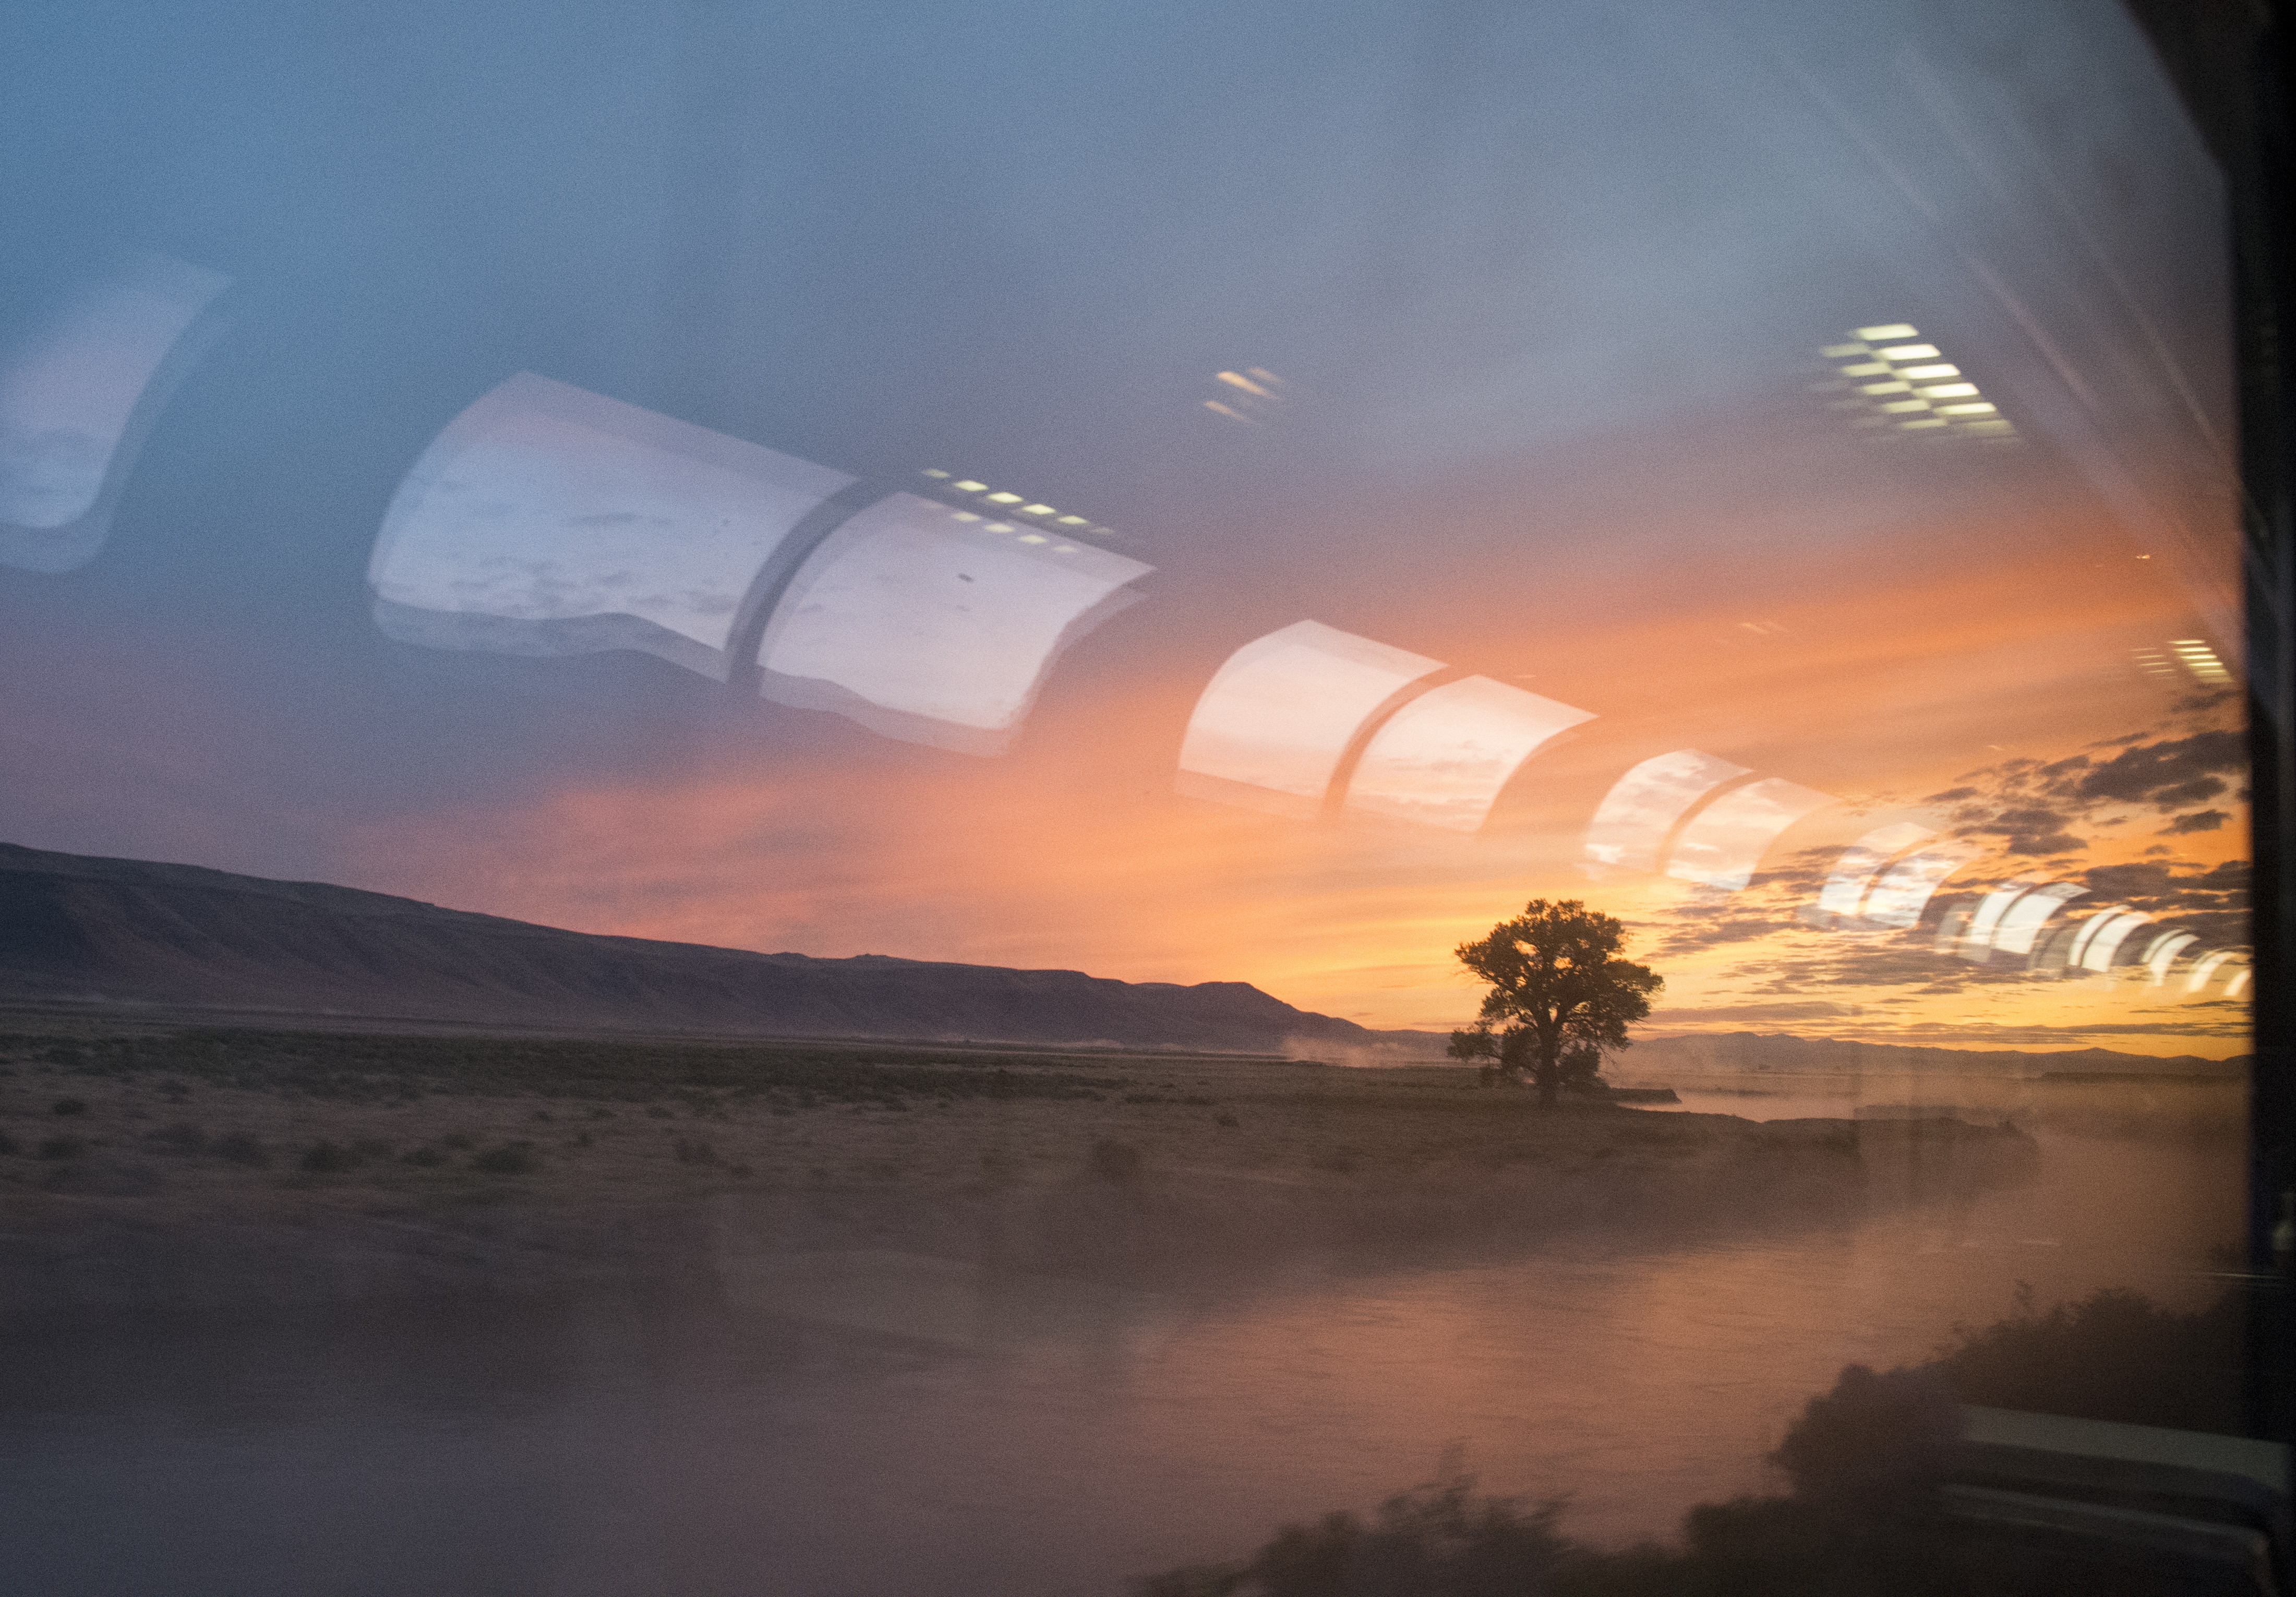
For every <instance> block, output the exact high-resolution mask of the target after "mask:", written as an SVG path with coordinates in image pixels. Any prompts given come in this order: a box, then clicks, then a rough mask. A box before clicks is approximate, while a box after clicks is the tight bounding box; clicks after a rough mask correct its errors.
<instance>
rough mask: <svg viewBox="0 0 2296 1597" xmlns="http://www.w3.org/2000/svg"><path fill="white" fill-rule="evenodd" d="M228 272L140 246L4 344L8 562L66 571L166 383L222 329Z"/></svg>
mask: <svg viewBox="0 0 2296 1597" xmlns="http://www.w3.org/2000/svg"><path fill="white" fill-rule="evenodd" d="M230 284H231V279H230V278H228V277H226V276H225V275H224V274H222V273H220V272H210V271H208V270H207V269H205V268H204V267H201V266H191V265H188V264H187V263H185V262H183V261H179V260H171V259H169V258H167V257H166V256H159V255H152V256H143V257H138V258H133V259H130V260H127V261H125V262H123V263H121V264H120V265H119V266H117V267H116V268H114V269H113V270H112V271H111V272H110V273H108V274H105V275H103V276H102V277H100V278H98V279H96V280H95V281H94V282H91V283H86V284H85V285H83V286H82V287H81V288H80V289H78V291H76V292H74V293H73V294H72V295H71V296H70V298H69V299H66V300H65V301H64V302H63V303H62V304H61V305H59V306H58V307H56V308H55V309H54V310H53V312H51V313H50V314H49V315H46V316H45V317H42V318H40V319H39V320H38V321H37V322H36V323H33V325H32V326H31V327H30V328H29V329H28V330H27V331H26V332H24V333H22V334H21V336H20V337H18V338H17V339H16V340H15V341H14V342H13V343H12V345H11V346H10V347H9V348H7V349H6V350H5V351H4V352H0V563H4V564H7V565H12V566H20V567H22V568H24V569H28V570H33V571H64V570H70V569H71V568H72V567H74V566H78V565H80V564H83V563H84V562H86V561H88V560H89V559H91V558H93V557H94V554H95V553H96V551H97V550H98V549H100V548H102V545H103V540H104V538H105V536H107V534H108V533H109V531H110V527H109V520H110V518H109V515H108V513H107V508H108V507H105V506H102V505H101V504H100V502H101V501H103V500H105V499H106V498H107V496H108V495H109V494H111V493H113V492H116V489H117V487H118V484H119V479H121V477H122V476H124V474H125V473H126V471H127V468H128V467H129V466H130V465H132V464H133V457H134V455H135V451H136V448H137V447H138V446H140V444H141V442H142V435H143V433H144V432H145V431H146V430H149V428H150V426H151V424H152V422H153V421H154V420H155V419H156V418H157V416H158V414H159V411H160V409H161V408H162V407H163V406H164V405H166V403H167V399H168V394H169V392H170V391H171V390H172V389H173V388H174V386H175V384H176V381H179V380H180V379H181V378H182V376H183V375H184V373H185V372H186V371H188V370H189V369H190V367H191V366H192V364H194V363H195V362H196V361H197V360H198V359H199V357H200V356H201V355H202V354H204V353H205V352H206V350H207V348H208V347H209V344H211V343H212V342H213V341H214V339H215V338H216V337H217V336H218V335H219V334H220V332H221V331H222V328H221V324H220V323H217V322H216V321H215V320H214V319H213V318H212V317H210V316H209V315H208V311H209V307H210V306H211V305H212V304H213V303H214V302H215V300H216V298H217V296H218V295H220V294H221V293H222V292H223V291H224V290H225V289H226V288H228V287H229V286H230Z"/></svg>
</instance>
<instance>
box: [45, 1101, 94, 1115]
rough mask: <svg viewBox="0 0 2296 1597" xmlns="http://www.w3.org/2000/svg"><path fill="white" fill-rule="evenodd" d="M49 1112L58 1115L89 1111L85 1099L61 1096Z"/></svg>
mask: <svg viewBox="0 0 2296 1597" xmlns="http://www.w3.org/2000/svg"><path fill="white" fill-rule="evenodd" d="M48 1112H49V1113H50V1114H56V1115H84V1114H86V1113H87V1104H86V1101H85V1100H83V1099H78V1098H59V1099H57V1100H56V1104H55V1108H53V1110H49V1111H48Z"/></svg>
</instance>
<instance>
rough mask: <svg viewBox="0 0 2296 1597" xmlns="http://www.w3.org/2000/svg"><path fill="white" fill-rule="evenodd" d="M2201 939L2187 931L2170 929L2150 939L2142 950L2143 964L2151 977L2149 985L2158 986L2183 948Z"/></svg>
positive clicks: (2165, 977)
mask: <svg viewBox="0 0 2296 1597" xmlns="http://www.w3.org/2000/svg"><path fill="white" fill-rule="evenodd" d="M2200 940H2201V939H2200V938H2197V937H2195V936H2194V934H2193V933H2191V932H2189V931H2171V932H2168V933H2165V934H2163V935H2162V936H2161V937H2158V938H2153V941H2152V943H2151V944H2150V945H2149V946H2147V947H2146V948H2145V950H2144V969H2145V970H2146V971H2147V972H2148V973H2149V974H2150V976H2151V978H2152V979H2151V982H2150V985H2151V986H2153V987H2160V986H2161V985H2163V984H2164V983H2166V982H2167V981H2168V979H2169V967H2170V966H2171V965H2173V964H2175V963H2176V962H2177V960H2178V959H2179V958H2181V957H2182V956H2183V954H2184V953H2185V950H2186V949H2187V948H2190V947H2191V946H2193V945H2194V944H2195V943H2197V942H2199V941H2200Z"/></svg>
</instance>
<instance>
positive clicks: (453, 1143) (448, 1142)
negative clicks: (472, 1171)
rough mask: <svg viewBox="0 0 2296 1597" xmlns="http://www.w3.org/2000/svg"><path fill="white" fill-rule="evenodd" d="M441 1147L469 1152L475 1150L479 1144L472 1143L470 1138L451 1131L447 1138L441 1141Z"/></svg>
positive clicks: (444, 1137) (440, 1139)
mask: <svg viewBox="0 0 2296 1597" xmlns="http://www.w3.org/2000/svg"><path fill="white" fill-rule="evenodd" d="M439 1146H440V1147H441V1148H461V1149H465V1150H467V1149H471V1148H475V1147H477V1146H478V1144H477V1143H476V1142H472V1141H471V1139H470V1138H469V1137H467V1136H465V1135H463V1134H462V1133H461V1132H459V1131H450V1132H448V1133H447V1134H446V1135H445V1136H443V1137H440V1138H439Z"/></svg>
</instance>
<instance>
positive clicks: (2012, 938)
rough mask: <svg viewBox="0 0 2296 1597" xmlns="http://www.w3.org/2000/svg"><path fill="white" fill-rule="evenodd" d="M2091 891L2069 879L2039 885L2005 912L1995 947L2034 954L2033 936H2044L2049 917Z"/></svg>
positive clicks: (1996, 929)
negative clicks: (2077, 885)
mask: <svg viewBox="0 0 2296 1597" xmlns="http://www.w3.org/2000/svg"><path fill="white" fill-rule="evenodd" d="M2087 891H2088V889H2087V888H2077V887H2075V886H2073V884H2072V883H2071V882H2069V881H2053V882H2051V883H2049V884H2048V886H2046V887H2039V888H2035V889H2033V890H2032V891H2031V892H2030V893H2027V894H2026V895H2024V897H2021V898H2019V899H2017V900H2016V901H2015V902H2014V903H2013V904H2011V905H2009V907H2008V908H2007V909H2005V910H2004V911H2003V912H2002V913H2001V918H2000V920H1999V921H1998V922H1997V924H1996V925H1995V927H1994V929H1993V946H1994V947H1996V948H1997V949H1999V950H2000V951H2001V952H2002V953H2004V954H2030V953H2032V952H2033V939H2034V938H2037V937H2038V936H2039V935H2040V932H2041V928H2042V927H2044V926H2046V925H2047V924H2048V922H2049V918H2050V917H2051V916H2052V915H2054V914H2055V913H2057V912H2058V911H2059V910H2061V909H2062V908H2064V906H2065V905H2067V904H2069V903H2071V901H2072V900H2074V899H2076V898H2078V897H2080V896H2081V895H2082V894H2084V893H2086V892H2087Z"/></svg>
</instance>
